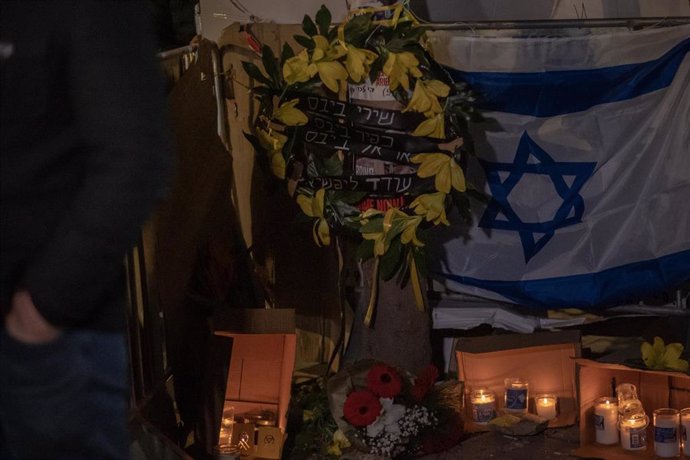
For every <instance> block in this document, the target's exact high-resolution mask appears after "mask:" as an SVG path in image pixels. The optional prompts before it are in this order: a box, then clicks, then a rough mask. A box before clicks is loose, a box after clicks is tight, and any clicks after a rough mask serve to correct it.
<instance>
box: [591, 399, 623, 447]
mask: <svg viewBox="0 0 690 460" xmlns="http://www.w3.org/2000/svg"><path fill="white" fill-rule="evenodd" d="M594 440H595V441H596V442H597V444H603V445H611V444H618V403H617V402H616V399H615V398H610V397H608V396H604V397H601V398H598V399H597V400H596V401H594Z"/></svg>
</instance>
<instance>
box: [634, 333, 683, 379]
mask: <svg viewBox="0 0 690 460" xmlns="http://www.w3.org/2000/svg"><path fill="white" fill-rule="evenodd" d="M683 348H684V347H683V345H681V344H680V343H669V344H668V345H664V341H663V339H662V338H661V337H654V344H653V345H652V344H650V343H649V342H644V343H643V344H642V346H641V347H640V351H641V352H642V360H643V361H644V364H645V366H647V367H648V368H650V369H657V370H664V369H671V370H674V371H681V372H687V371H688V368H689V367H690V365H689V364H688V361H687V360H685V359H681V358H680V355H681V354H682V353H683Z"/></svg>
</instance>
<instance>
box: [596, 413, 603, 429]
mask: <svg viewBox="0 0 690 460" xmlns="http://www.w3.org/2000/svg"><path fill="white" fill-rule="evenodd" d="M594 429H595V430H600V431H603V430H604V416H603V415H599V414H594Z"/></svg>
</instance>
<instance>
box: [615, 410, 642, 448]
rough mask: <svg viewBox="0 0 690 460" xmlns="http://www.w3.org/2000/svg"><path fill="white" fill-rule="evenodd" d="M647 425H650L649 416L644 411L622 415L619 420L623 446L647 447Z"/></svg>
mask: <svg viewBox="0 0 690 460" xmlns="http://www.w3.org/2000/svg"><path fill="white" fill-rule="evenodd" d="M647 425H649V417H647V415H646V414H645V413H644V412H642V413H636V414H632V415H629V416H625V417H624V416H621V417H620V419H619V422H618V430H619V431H620V436H621V447H623V449H625V450H645V449H646V448H647Z"/></svg>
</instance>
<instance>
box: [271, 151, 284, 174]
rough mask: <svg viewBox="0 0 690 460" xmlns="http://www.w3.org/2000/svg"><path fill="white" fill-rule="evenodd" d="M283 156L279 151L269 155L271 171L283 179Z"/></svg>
mask: <svg viewBox="0 0 690 460" xmlns="http://www.w3.org/2000/svg"><path fill="white" fill-rule="evenodd" d="M285 168H286V165H285V157H284V156H283V154H282V153H280V152H275V153H273V154H272V155H271V171H273V174H274V175H275V176H276V177H277V178H279V179H285Z"/></svg>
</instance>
